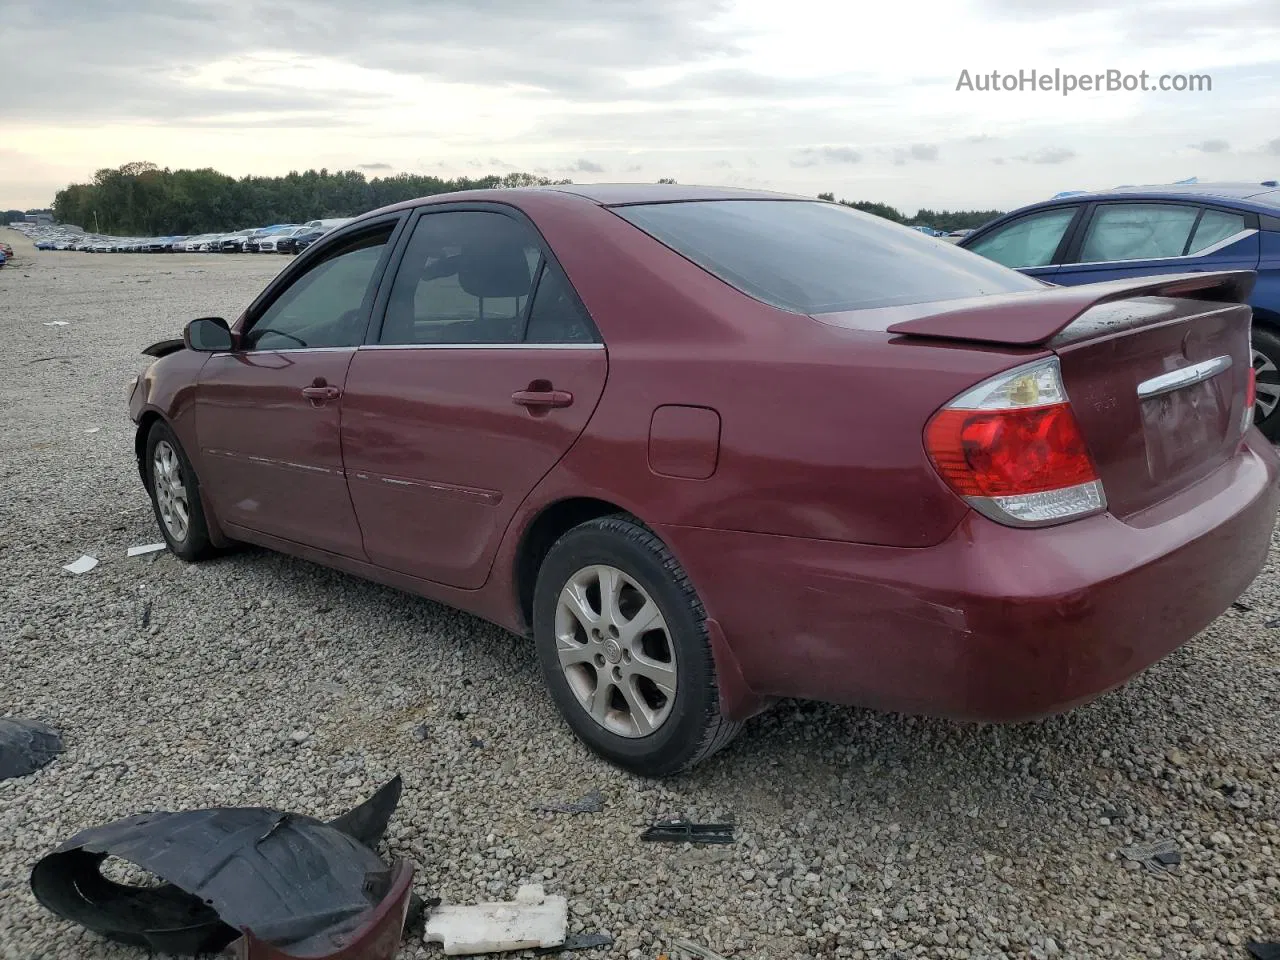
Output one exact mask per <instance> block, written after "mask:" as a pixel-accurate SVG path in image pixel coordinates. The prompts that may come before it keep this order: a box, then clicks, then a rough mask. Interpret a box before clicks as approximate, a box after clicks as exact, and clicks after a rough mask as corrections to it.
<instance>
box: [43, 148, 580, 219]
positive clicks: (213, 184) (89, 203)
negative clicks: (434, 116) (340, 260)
mask: <svg viewBox="0 0 1280 960" xmlns="http://www.w3.org/2000/svg"><path fill="white" fill-rule="evenodd" d="M570 182H571V181H569V180H551V179H549V178H547V177H540V176H536V175H534V174H530V173H508V174H506V175H504V176H499V175H497V174H491V175H489V176H486V177H480V178H471V177H459V178H457V179H455V180H445V179H442V178H440V177H432V176H420V175H415V174H407V173H403V174H397V175H395V176H392V177H382V178H377V177H375V178H374V179H372V180H369V179H367V178H366V177H365V175H364V174H363V173H361V172H360V171H358V170H337V171H330V170H327V169H320V170H307V171H305V172H298V171H296V170H295V171H290V172H289V173H288V174H286V175H284V176H282V177H252V176H250V177H241V178H239V179H236V178H234V177H229V176H227V175H226V174H223V173H219V172H218V171H216V170H212V169H209V168H203V169H199V170H189V169H180V170H170V169H168V168H167V167H166V168H164V169H161V168H159V167H157V166H156V165H155V164H153V163H147V162H136V163H127V164H125V165H124V166H122V167H117V168H103V169H101V170H99V171H97V173H95V174H94V176H93V179H92V181H90V182H89V183H73V184H68V185H67V186H66V187H64V188H63V189H61V190H59V191H58V193H57V196H56V197H55V199H54V215H55V217H56V218H57V219H58V220H61V221H63V222H68V223H76V224H80V225H82V226H84V227H85V228H86V229H90V230H98V231H101V232H103V233H113V234H119V235H147V236H155V235H161V236H167V235H170V234H194V233H206V232H210V231H215V230H238V229H242V228H244V227H250V226H262V225H266V224H274V223H303V222H305V221H307V220H316V219H324V218H329V217H350V216H356V215H357V214H361V213H365V212H366V211H368V210H373V209H376V208H378V207H382V206H386V205H387V204H390V203H399V202H402V201H405V200H412V199H414V198H415V197H425V196H432V195H434V194H438V193H449V192H451V191H455V190H480V189H506V188H512V187H528V186H546V185H549V184H553V183H570Z"/></svg>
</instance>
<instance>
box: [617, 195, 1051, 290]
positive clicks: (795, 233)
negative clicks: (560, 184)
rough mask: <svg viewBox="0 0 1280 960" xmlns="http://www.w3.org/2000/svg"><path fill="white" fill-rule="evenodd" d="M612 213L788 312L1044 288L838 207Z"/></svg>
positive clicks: (768, 204) (776, 205)
mask: <svg viewBox="0 0 1280 960" xmlns="http://www.w3.org/2000/svg"><path fill="white" fill-rule="evenodd" d="M613 212H614V213H616V214H617V215H618V216H620V217H622V218H623V219H624V220H626V221H628V222H629V223H632V224H634V225H635V226H637V227H639V228H640V229H641V230H643V231H644V232H645V233H647V234H649V235H650V236H652V237H653V238H654V239H656V240H659V241H661V242H662V243H664V244H666V245H667V246H668V247H670V248H671V249H673V250H675V251H676V252H677V253H679V254H681V255H682V256H685V257H687V258H688V259H690V260H692V261H693V262H694V263H696V264H698V266H700V267H702V268H703V269H704V270H706V271H708V272H710V273H712V274H714V275H715V276H717V277H719V278H720V279H721V280H723V281H725V283H728V284H731V285H732V286H734V287H736V288H737V289H738V290H741V291H742V292H743V293H745V294H747V295H748V296H751V297H754V298H755V299H757V300H762V301H764V302H765V303H768V304H772V305H773V306H775V307H780V308H782V309H783V310H789V311H791V312H792V313H809V314H815V313H835V312H837V311H840V310H862V309H866V308H869V307H891V306H897V305H899V304H906V303H930V302H933V301H935V300H951V299H954V298H958V297H976V296H982V295H984V294H992V293H1013V292H1017V291H1021V290H1040V289H1043V288H1044V285H1043V284H1042V283H1040V282H1039V281H1038V280H1034V279H1032V278H1031V277H1027V276H1024V275H1023V274H1021V273H1018V272H1017V271H1016V270H1010V269H1009V268H1007V267H1002V266H1000V265H999V264H997V263H994V262H993V261H991V260H987V259H986V258H985V257H981V256H979V255H978V254H976V253H970V252H969V251H967V250H962V249H960V248H958V247H956V246H954V245H953V244H950V243H947V242H946V241H945V240H937V239H934V238H933V237H928V236H925V235H924V234H923V233H920V232H919V231H916V230H911V229H909V228H907V227H903V226H899V225H898V224H896V223H891V222H890V221H888V220H884V219H881V218H880V217H876V216H872V215H871V214H868V213H862V212H861V211H859V210H854V209H852V208H850V207H845V206H840V205H838V204H832V203H820V202H817V201H805V200H694V201H684V202H680V203H644V204H634V205H628V206H623V207H614V208H613Z"/></svg>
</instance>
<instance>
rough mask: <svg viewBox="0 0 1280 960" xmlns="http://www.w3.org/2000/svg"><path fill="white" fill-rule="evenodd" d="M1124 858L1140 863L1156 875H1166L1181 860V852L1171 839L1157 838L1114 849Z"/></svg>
mask: <svg viewBox="0 0 1280 960" xmlns="http://www.w3.org/2000/svg"><path fill="white" fill-rule="evenodd" d="M1116 853H1117V854H1119V855H1120V856H1121V857H1123V858H1124V859H1126V860H1132V861H1134V862H1135V863H1140V864H1142V865H1143V866H1144V867H1146V868H1147V869H1148V870H1149V871H1151V872H1152V873H1154V874H1156V875H1157V876H1167V875H1168V874H1169V873H1170V872H1171V870H1172V869H1173V867H1176V866H1177V865H1178V864H1179V863H1181V862H1182V854H1181V853H1179V852H1178V845H1177V843H1175V842H1174V841H1173V840H1157V841H1156V842H1155V843H1142V844H1138V845H1137V846H1133V847H1123V848H1121V849H1119V850H1117V851H1116Z"/></svg>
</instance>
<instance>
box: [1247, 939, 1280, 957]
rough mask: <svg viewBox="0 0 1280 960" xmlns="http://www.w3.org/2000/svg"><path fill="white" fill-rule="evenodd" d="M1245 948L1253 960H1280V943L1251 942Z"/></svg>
mask: <svg viewBox="0 0 1280 960" xmlns="http://www.w3.org/2000/svg"><path fill="white" fill-rule="evenodd" d="M1245 948H1246V949H1247V950H1248V951H1249V956H1251V957H1253V960H1280V943H1258V941H1256V940H1250V941H1249V942H1248V943H1246V944H1245Z"/></svg>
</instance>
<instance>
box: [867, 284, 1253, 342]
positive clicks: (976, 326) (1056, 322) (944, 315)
mask: <svg viewBox="0 0 1280 960" xmlns="http://www.w3.org/2000/svg"><path fill="white" fill-rule="evenodd" d="M1257 278H1258V273H1257V271H1256V270H1215V271H1198V272H1194V273H1174V274H1163V275H1159V276H1147V277H1126V278H1123V279H1119V280H1104V281H1101V282H1099V283H1086V284H1080V285H1077V286H1056V287H1050V288H1047V289H1045V290H1034V291H1028V292H1026V293H1014V294H1005V295H1001V296H999V297H993V298H992V300H991V302H989V303H984V304H981V305H977V306H972V307H964V308H962V309H959V310H944V311H943V312H941V313H934V314H930V315H929V316H925V317H917V318H915V319H913V320H904V321H902V322H900V323H895V324H892V325H890V326H889V327H888V331H887V332H888V333H890V334H895V335H898V336H909V337H933V338H937V339H942V340H964V341H971V342H975V343H989V344H998V345H1001V346H1015V347H1036V346H1042V345H1043V344H1045V343H1047V342H1048V341H1049V340H1051V339H1053V337H1054V336H1056V335H1057V334H1058V333H1061V332H1062V331H1063V330H1065V329H1066V328H1067V327H1069V326H1070V325H1071V324H1072V322H1074V321H1075V320H1076V319H1077V318H1078V317H1080V316H1081V315H1082V314H1084V313H1085V312H1087V311H1088V310H1089V309H1090V308H1092V307H1095V306H1098V305H1099V304H1103V303H1112V302H1114V301H1117V300H1128V299H1132V298H1135V297H1181V298H1186V299H1196V300H1206V301H1211V302H1213V301H1216V302H1219V303H1223V302H1225V303H1247V302H1248V298H1249V295H1250V294H1251V293H1252V292H1253V286H1254V284H1255V283H1256V282H1257Z"/></svg>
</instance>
